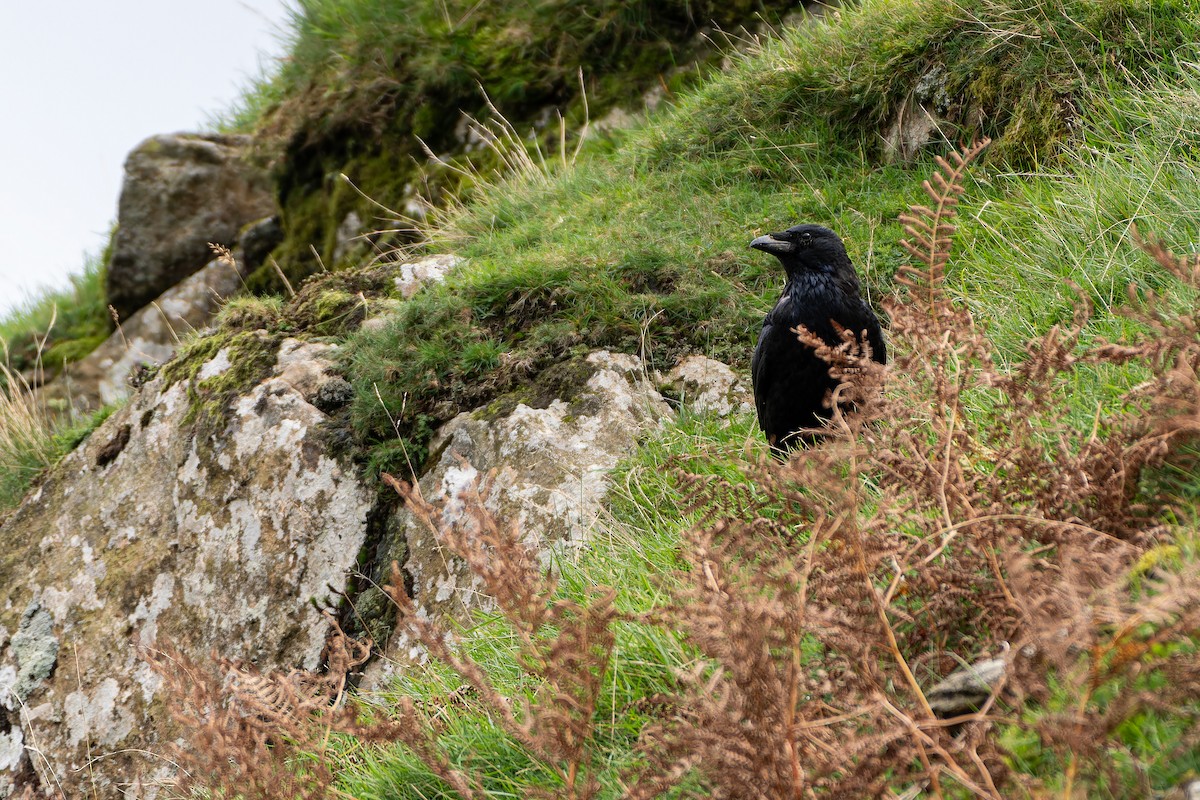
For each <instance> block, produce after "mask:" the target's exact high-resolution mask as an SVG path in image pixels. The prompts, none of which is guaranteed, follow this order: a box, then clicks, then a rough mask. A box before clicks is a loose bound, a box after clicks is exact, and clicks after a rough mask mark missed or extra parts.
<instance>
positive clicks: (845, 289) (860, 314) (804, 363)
mask: <svg viewBox="0 0 1200 800" xmlns="http://www.w3.org/2000/svg"><path fill="white" fill-rule="evenodd" d="M750 246H751V247H753V248H754V249H755V250H762V251H763V252H765V253H770V254H771V255H773V256H775V257H776V258H778V259H779V261H780V263H782V264H783V269H784V271H785V272H786V273H787V283H785V284H784V286H783V293H782V294H781V295H780V296H779V300H778V302H776V303H775V307H774V308H773V309H771V311H770V313H768V314H767V316H766V318H765V319H764V320H763V324H762V332H761V333H759V335H758V346H757V347H755V348H754V360H753V361H752V362H751V380H752V381H753V384H754V405H755V406H756V407H757V409H758V424H759V426H760V427H761V428H762V430H763V433H765V434H766V435H767V442H769V443H770V445H771V449H772V450H774V451H775V454H776V455H778V456H780V457H784V456H786V455H787V452H788V451H789V450H791V449H792V448H793V447H796V446H797V445H799V444H801V443H802V442H803V443H811V441H812V437H811V436H806V435H804V434H799V433H798V431H801V430H803V429H805V428H819V427H820V426H821V424H822V421H823V420H826V419H829V418H830V417H831V416H833V412H832V409H830V408H826V407H825V396H826V393H827V392H829V391H831V390H833V389H834V388H836V386H837V381H835V380H834V379H833V378H832V377H830V375H829V364H828V363H826V362H825V361H824V360H823V359H822V358H820V357H819V356H818V355H817V354H816V352H815V351H814V350H813V348H811V347H809V346H808V345H806V344H802V343H801V342H800V340H799V339H797V337H796V334H795V333H793V332H792V329H793V328H795V327H796V326H797V325H803V326H804V327H805V328H807V329H808V330H809V331H811V332H812V333H813V334H815V335H817V336H819V337H820V338H821V339H823V340H824V341H825V342H827V343H829V344H831V345H837V344H840V343H841V341H842V340H841V338H840V337H839V336H838V333H837V329H836V328H835V327H834V323H837V324H838V325H840V326H841V327H843V328H846V329H847V330H850V331H853V332H854V333H855V334H856V335H857V336H858V339H859V342H862V340H863V337H864V336H865V337H866V341H867V343H868V344H869V345H870V346H871V356H872V357H873V358H874V359H875V360H876V361H878V362H879V363H880V364H883V363H886V361H887V354H886V352H885V351H884V345H883V333H882V331H880V329H879V320H878V319H877V318H876V317H875V312H873V311H872V310H871V307H870V306H869V305H867V303H866V301H865V300H863V299H862V297H861V296H860V295H859V293H858V292H859V284H858V276H857V275H856V274H855V272H854V265H853V264H852V263H850V256H848V255H846V246H845V245H843V244H842V240H841V239H840V238H838V235H837V234H836V233H834V232H833V231H831V230H829V229H828V228H823V227H821V226H820V225H797V226H796V227H794V228H788V229H787V230H786V231H784V232H783V233H771V234H767V235H766V236H759V237H758V238H757V239H755V240H754V241H752V242H751V243H750Z"/></svg>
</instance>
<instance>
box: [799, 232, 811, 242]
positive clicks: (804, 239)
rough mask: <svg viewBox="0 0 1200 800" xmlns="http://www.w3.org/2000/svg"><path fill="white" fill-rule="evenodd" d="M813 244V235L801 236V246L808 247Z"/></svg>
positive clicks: (803, 234)
mask: <svg viewBox="0 0 1200 800" xmlns="http://www.w3.org/2000/svg"><path fill="white" fill-rule="evenodd" d="M811 243H812V234H811V233H802V234H800V244H803V245H808V244H811Z"/></svg>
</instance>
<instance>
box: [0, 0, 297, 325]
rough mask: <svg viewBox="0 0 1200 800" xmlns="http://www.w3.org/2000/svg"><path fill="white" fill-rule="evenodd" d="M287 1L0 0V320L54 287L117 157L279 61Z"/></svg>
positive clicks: (96, 244) (97, 223)
mask: <svg viewBox="0 0 1200 800" xmlns="http://www.w3.org/2000/svg"><path fill="white" fill-rule="evenodd" d="M287 5H288V4H287V2H286V0H105V2H96V0H39V1H38V2H28V1H27V0H0V314H3V313H4V312H5V311H6V310H8V309H10V308H12V307H13V306H14V305H17V304H19V303H20V302H21V301H22V300H23V299H25V298H26V297H27V296H28V295H29V294H30V293H32V292H34V291H35V290H36V289H37V288H38V287H42V286H52V287H65V286H66V285H67V283H68V280H67V276H68V275H69V274H70V273H78V272H80V271H81V270H82V269H83V263H84V253H98V252H99V250H100V249H101V248H102V247H103V246H104V242H105V238H106V236H107V232H108V229H109V226H110V224H111V223H112V222H113V220H114V219H115V218H116V214H117V197H118V195H119V194H120V190H121V176H122V165H123V164H124V162H125V155H126V154H127V153H128V152H129V151H130V150H132V149H133V148H134V146H136V145H137V143H138V142H140V141H141V140H142V139H145V138H146V137H148V136H152V135H153V134H156V133H170V132H174V131H190V130H199V129H200V128H201V127H202V126H204V125H205V123H206V122H207V120H208V119H209V116H210V115H212V114H215V113H216V112H220V111H223V110H225V109H227V108H229V106H230V105H231V103H232V101H233V99H234V98H235V97H237V96H238V94H239V89H240V88H241V87H244V86H247V85H249V83H250V82H251V80H252V78H253V77H254V76H256V75H257V74H259V71H260V70H259V65H260V63H261V64H263V65H264V66H267V65H269V64H270V63H272V62H271V59H272V58H275V57H277V56H278V55H280V51H281V50H282V44H281V42H280V31H281V30H282V28H283V26H284V21H285V19H286V6H287Z"/></svg>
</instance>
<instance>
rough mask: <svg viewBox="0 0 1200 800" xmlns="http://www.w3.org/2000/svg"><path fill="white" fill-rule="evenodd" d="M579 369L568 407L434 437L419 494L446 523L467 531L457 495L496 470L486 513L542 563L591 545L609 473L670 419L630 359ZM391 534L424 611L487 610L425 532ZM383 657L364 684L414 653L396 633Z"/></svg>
mask: <svg viewBox="0 0 1200 800" xmlns="http://www.w3.org/2000/svg"><path fill="white" fill-rule="evenodd" d="M583 367H584V368H583V369H581V371H580V381H581V383H582V385H581V387H580V388H579V391H578V392H577V393H576V394H574V396H573V397H572V398H571V399H570V401H564V400H561V399H558V400H553V401H551V402H550V403H549V404H548V405H546V406H545V407H544V408H532V407H530V406H528V405H525V404H524V403H519V404H517V405H516V407H515V408H513V409H512V411H511V412H509V413H506V414H504V415H502V416H500V417H495V418H493V417H492V416H491V415H490V414H488V413H487V412H485V411H482V410H481V411H478V412H473V413H472V412H468V413H464V414H460V415H458V416H457V417H455V418H454V419H453V420H451V421H450V422H449V423H447V424H446V425H445V426H443V427H442V429H441V430H439V431H438V433H437V435H436V436H435V438H434V441H433V444H432V445H431V449H432V451H433V452H434V453H435V454H436V456H435V458H434V459H433V466H432V467H431V468H430V469H429V471H428V472H426V474H425V475H424V477H422V478H421V480H420V486H421V491H422V493H423V495H424V496H425V497H426V498H427V499H429V500H431V501H433V502H435V504H441V506H442V509H443V510H442V515H443V519H444V520H445V521H446V522H448V523H452V524H466V525H470V524H471V520H470V517H469V515H468V514H467V508H466V505H465V501H464V492H466V491H467V490H468V489H469V488H470V487H471V485H472V483H473V482H474V481H475V480H476V479H477V478H479V477H480V476H483V475H487V474H488V473H490V472H493V471H494V473H495V479H494V484H493V491H492V493H491V495H490V496H489V497H488V499H487V507H488V508H489V509H490V510H491V511H492V513H494V514H495V515H496V516H497V518H498V519H499V520H501V522H502V524H505V525H509V524H516V525H518V526H519V527H520V530H521V531H523V534H524V535H525V536H526V538H527V541H528V542H529V544H531V545H533V546H534V547H536V548H538V549H539V550H540V551H541V552H542V553H543V554H544V555H545V556H546V558H547V560H549V558H550V554H551V552H552V551H557V552H559V553H563V552H569V551H570V550H571V549H572V548H578V547H580V546H582V545H584V544H585V543H586V542H587V541H588V540H589V539H590V537H591V533H592V530H593V527H594V525H595V524H596V521H597V519H598V518H599V516H600V513H601V503H602V501H603V499H604V496H605V494H606V493H607V491H608V488H609V485H610V479H609V477H608V472H609V470H611V469H612V468H613V467H614V466H616V464H617V462H618V461H619V460H620V459H621V458H623V457H624V456H626V455H628V454H629V453H630V452H632V450H633V448H634V447H635V446H636V444H637V441H638V439H639V437H641V436H643V435H645V434H646V433H647V432H648V431H649V430H651V429H652V428H654V427H656V426H658V425H659V424H660V423H661V422H662V421H663V420H665V419H667V418H668V417H669V416H670V415H671V411H670V408H669V406H668V405H667V403H666V401H665V400H663V398H662V396H661V395H659V394H658V392H656V391H655V390H654V387H653V386H652V384H651V383H650V381H648V380H647V379H646V376H645V374H644V372H643V368H642V363H641V361H640V360H639V359H637V358H636V357H635V356H630V355H622V354H615V353H609V352H607V351H600V352H596V353H592V354H591V355H589V356H587V358H586V359H585V360H584V364H583ZM397 527H398V530H399V531H400V536H401V537H402V539H403V544H404V547H403V548H400V551H402V552H407V561H406V564H405V567H406V569H407V571H408V572H409V574H411V575H412V578H413V592H414V595H415V599H416V602H417V604H418V606H419V607H420V609H421V610H422V611H423V612H425V613H428V614H430V615H433V616H442V617H451V618H454V617H459V618H461V616H462V615H463V614H464V613H465V612H466V611H467V610H468V609H470V608H475V607H486V606H487V605H488V600H487V598H484V597H481V596H480V594H479V584H478V581H477V579H476V578H475V577H474V576H472V575H471V574H470V572H469V570H468V569H467V568H466V566H465V565H464V564H463V563H462V562H461V561H460V560H458V559H456V558H453V557H451V556H449V555H448V554H447V553H446V552H445V551H444V550H443V549H442V547H441V545H440V543H439V542H438V541H436V540H435V539H434V537H433V535H432V534H431V533H430V531H429V530H428V529H427V528H426V527H425V526H423V525H422V524H421V523H420V522H419V521H417V520H416V519H415V518H413V516H412V515H411V514H409V513H408V512H407V511H404V510H401V512H400V518H399V520H398V525H397ZM387 655H388V656H390V658H387V659H385V662H384V664H382V665H380V666H379V667H377V668H375V669H373V670H371V671H369V673H368V681H367V683H368V685H376V684H377V683H378V681H380V680H381V679H382V678H383V677H384V675H385V674H386V672H387V670H388V669H390V668H391V667H390V666H389V665H393V664H394V663H395V662H397V661H406V660H409V659H412V658H420V656H421V653H420V650H419V648H415V647H414V646H413V643H412V642H411V641H409V640H408V639H407V638H406V637H405V636H404V635H403V634H402V633H401V634H398V635H397V636H395V637H393V641H392V642H391V643H390V645H389V647H388V650H387Z"/></svg>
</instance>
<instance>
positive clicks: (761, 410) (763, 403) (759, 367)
mask: <svg viewBox="0 0 1200 800" xmlns="http://www.w3.org/2000/svg"><path fill="white" fill-rule="evenodd" d="M772 327H774V326H773V325H772V324H771V317H770V315H769V314H768V315H767V318H766V319H764V320H763V324H762V330H761V331H759V333H758V344H757V345H755V347H754V357H753V359H752V360H751V361H750V385H751V387H752V388H753V389H754V408H755V410H756V411H757V412H758V427H760V428H762V429H763V430H766V428H767V425H768V421H767V420H766V419H765V418H764V416H765V415H766V413H767V400H766V398H767V387H768V385H769V384H770V381H769V379H768V377H767V365H766V358H765V357H764V353H765V351H766V347H765V342H766V341H767V337H768V336H770V334H771V329H772Z"/></svg>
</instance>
